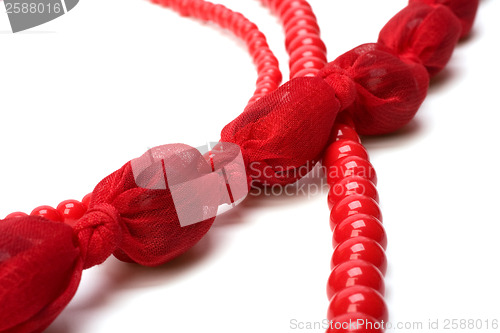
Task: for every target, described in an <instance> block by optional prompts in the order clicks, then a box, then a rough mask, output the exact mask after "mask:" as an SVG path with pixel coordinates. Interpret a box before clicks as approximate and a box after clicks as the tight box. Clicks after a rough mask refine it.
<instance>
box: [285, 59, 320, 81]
mask: <svg viewBox="0 0 500 333" xmlns="http://www.w3.org/2000/svg"><path fill="white" fill-rule="evenodd" d="M325 64H326V62H325V61H324V60H323V59H320V58H315V57H307V58H303V59H300V60H299V61H297V62H296V63H294V64H291V68H290V77H297V76H296V74H297V73H298V72H301V71H303V70H304V69H309V70H317V71H318V72H319V71H320V69H321V68H323V67H325Z"/></svg>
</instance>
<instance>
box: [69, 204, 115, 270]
mask: <svg viewBox="0 0 500 333" xmlns="http://www.w3.org/2000/svg"><path fill="white" fill-rule="evenodd" d="M73 229H74V232H75V234H76V236H77V238H78V242H79V244H80V251H81V255H82V258H83V268H84V269H87V268H90V267H92V266H95V265H99V264H101V263H103V262H104V261H105V260H106V259H107V258H108V257H109V256H110V255H111V254H112V253H113V252H114V251H115V250H116V249H117V248H118V246H119V245H120V242H121V239H122V232H121V226H120V214H119V213H118V211H117V210H116V209H115V207H113V206H112V205H110V204H107V203H103V204H97V205H95V206H91V207H90V208H89V210H88V211H87V212H86V213H85V215H84V216H83V217H82V218H81V219H80V220H79V221H78V222H77V224H76V225H75V226H74V228H73Z"/></svg>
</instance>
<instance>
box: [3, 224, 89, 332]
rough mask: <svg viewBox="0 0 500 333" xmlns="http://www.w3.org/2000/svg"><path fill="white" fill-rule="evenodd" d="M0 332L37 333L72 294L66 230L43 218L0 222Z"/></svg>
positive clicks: (74, 282)
mask: <svg viewBox="0 0 500 333" xmlns="http://www.w3.org/2000/svg"><path fill="white" fill-rule="evenodd" d="M0 235H1V237H0V309H1V311H0V332H1V333H30V332H41V331H43V330H44V329H45V328H46V327H47V326H49V324H50V323H51V322H52V321H53V320H54V319H55V318H56V317H57V316H58V315H59V313H60V312H61V311H62V310H63V309H64V307H65V306H66V305H67V304H68V303H69V301H70V300H71V298H72V297H73V295H74V294H75V292H76V290H77V288H78V284H79V282H80V277H81V274H82V260H81V257H80V250H79V249H78V247H77V246H76V244H74V242H73V240H74V239H73V232H72V229H71V227H70V226H69V225H67V224H64V223H60V222H52V221H49V220H47V219H45V218H43V217H38V216H26V217H21V218H12V219H6V220H3V221H1V220H0Z"/></svg>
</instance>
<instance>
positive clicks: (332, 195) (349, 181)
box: [328, 176, 379, 209]
mask: <svg viewBox="0 0 500 333" xmlns="http://www.w3.org/2000/svg"><path fill="white" fill-rule="evenodd" d="M355 194H358V195H364V196H367V197H370V198H372V199H373V200H375V201H376V202H379V197H378V192H377V188H376V187H375V185H374V184H373V183H372V182H371V181H369V180H368V179H366V178H363V177H359V176H351V177H347V178H343V179H341V180H340V181H338V182H337V183H335V185H333V186H330V189H329V190H328V208H329V209H332V208H333V206H335V204H336V203H337V202H340V201H341V200H342V199H344V198H345V197H347V196H350V195H355Z"/></svg>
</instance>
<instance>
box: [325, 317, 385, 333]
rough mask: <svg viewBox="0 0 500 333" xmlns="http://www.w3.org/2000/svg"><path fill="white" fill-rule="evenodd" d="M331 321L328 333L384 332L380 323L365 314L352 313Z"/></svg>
mask: <svg viewBox="0 0 500 333" xmlns="http://www.w3.org/2000/svg"><path fill="white" fill-rule="evenodd" d="M331 320H332V322H331V323H330V324H329V327H328V329H327V330H326V333H382V332H383V331H384V330H383V327H382V323H381V322H380V321H378V320H376V319H375V318H373V317H370V316H368V315H366V314H364V313H359V312H350V313H348V314H345V315H341V316H337V317H335V318H333V319H331ZM384 324H385V323H384ZM384 327H385V326H384Z"/></svg>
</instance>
